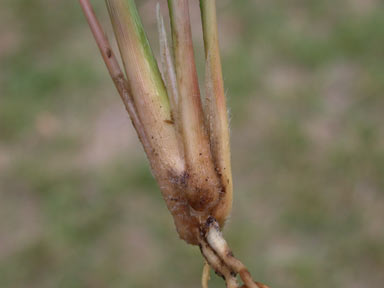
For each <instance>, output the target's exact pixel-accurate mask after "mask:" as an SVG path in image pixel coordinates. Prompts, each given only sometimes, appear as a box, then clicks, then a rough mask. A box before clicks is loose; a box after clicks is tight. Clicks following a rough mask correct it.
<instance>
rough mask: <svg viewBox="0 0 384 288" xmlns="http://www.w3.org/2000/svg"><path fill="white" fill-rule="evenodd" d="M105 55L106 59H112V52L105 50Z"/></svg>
mask: <svg viewBox="0 0 384 288" xmlns="http://www.w3.org/2000/svg"><path fill="white" fill-rule="evenodd" d="M106 53H107V57H108V58H111V57H112V51H111V49H109V48H107V51H106Z"/></svg>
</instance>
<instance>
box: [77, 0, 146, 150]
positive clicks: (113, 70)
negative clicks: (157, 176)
mask: <svg viewBox="0 0 384 288" xmlns="http://www.w3.org/2000/svg"><path fill="white" fill-rule="evenodd" d="M79 2H80V5H81V8H82V9H83V12H84V15H85V17H86V19H87V21H88V24H89V26H90V28H91V31H92V34H93V36H94V38H95V40H96V43H97V46H98V47H99V49H100V53H101V55H102V57H103V59H104V62H105V65H106V66H107V69H108V71H109V74H110V75H111V78H112V80H113V82H114V84H115V86H116V88H117V91H118V92H119V94H120V97H121V99H122V100H123V103H124V106H125V109H126V110H127V112H128V114H129V116H130V117H131V121H132V124H133V126H134V127H135V129H136V132H137V134H138V136H139V139H140V141H141V143H142V144H143V147H144V150H145V151H146V153H147V154H148V153H151V150H152V149H151V146H150V143H149V141H148V139H147V135H146V134H145V130H144V127H143V125H142V123H141V121H140V118H139V116H138V115H137V112H136V109H135V105H134V104H133V101H132V97H131V94H130V91H129V88H128V83H127V80H126V78H125V77H124V74H123V72H122V70H121V68H120V65H119V63H118V61H117V59H116V56H115V53H114V52H113V50H112V48H111V45H110V43H109V41H108V39H107V37H106V36H105V33H104V31H103V28H102V27H101V25H100V23H99V21H98V20H97V17H96V15H95V12H94V10H93V8H92V5H91V4H90V3H89V0H79Z"/></svg>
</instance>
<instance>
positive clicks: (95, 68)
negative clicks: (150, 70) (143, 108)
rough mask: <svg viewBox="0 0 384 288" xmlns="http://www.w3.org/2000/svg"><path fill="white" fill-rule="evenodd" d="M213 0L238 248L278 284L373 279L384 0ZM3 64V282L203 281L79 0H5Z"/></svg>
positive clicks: (378, 247) (382, 167)
mask: <svg viewBox="0 0 384 288" xmlns="http://www.w3.org/2000/svg"><path fill="white" fill-rule="evenodd" d="M93 2H94V3H95V8H96V11H97V12H98V14H99V15H100V18H101V20H102V22H103V25H104V26H105V27H108V28H107V31H108V33H109V34H110V38H111V39H113V36H112V34H111V28H110V25H109V20H108V18H107V13H106V9H105V7H104V1H93ZM161 2H162V4H165V2H164V1H161ZM191 2H195V1H191ZM196 2H197V1H196ZM217 2H218V18H219V27H220V37H221V47H222V57H223V69H224V77H225V84H226V91H227V96H228V101H229V106H230V110H231V118H232V121H231V123H232V125H231V126H232V128H231V130H232V150H233V170H234V181H235V201H234V210H233V213H232V218H231V219H230V221H229V223H228V225H227V227H226V231H225V234H226V237H227V238H228V241H229V243H230V245H231V246H232V248H233V250H234V252H235V254H236V255H237V256H238V257H239V258H240V259H242V260H243V261H244V262H245V263H246V264H247V265H248V266H249V268H250V270H251V271H252V273H253V275H254V276H255V278H256V279H257V280H259V281H262V282H266V283H267V284H269V285H270V286H271V287H285V288H290V287H292V288H297V287H312V288H316V287H348V288H358V287H364V288H365V287H372V288H373V287H377V288H379V287H383V285H384V273H383V271H384V128H383V122H384V116H383V112H384V54H383V53H384V33H383V27H384V5H383V2H382V1H379V0H339V1H331V0H322V1H317V0H310V1H309V0H305V1H304V0H290V1H285V0H257V1H228V0H225V1H224V0H220V1H217ZM137 3H138V7H139V10H140V13H141V15H142V17H143V22H144V25H145V27H146V28H147V30H148V34H149V36H150V40H151V43H152V44H153V47H154V50H156V49H157V47H158V45H157V38H156V35H155V32H156V24H155V3H156V1H149V0H148V1H137ZM194 4H196V3H194ZM163 8H164V7H163ZM191 15H192V20H193V23H194V24H193V31H194V36H196V37H195V38H196V39H195V40H196V55H197V61H198V66H199V70H200V72H203V71H202V67H203V63H202V60H203V50H202V40H201V32H200V30H201V27H200V26H199V20H200V18H199V17H200V16H199V10H198V7H197V5H193V8H192V10H191ZM0 61H1V62H0V287H1V288H16V287H28V288H33V287H39V288H45V287H66V288H80V287H81V288H85V287H90V288H91V287H92V288H98V287H100V288H102V287H113V288H119V287H199V285H200V275H201V268H202V259H201V257H200V255H199V254H200V253H199V251H198V249H197V248H195V247H191V246H187V245H186V244H185V243H183V242H182V241H180V240H179V239H178V237H177V234H176V232H175V229H174V227H173V223H172V219H171V216H170V214H169V213H168V211H167V209H166V207H165V205H164V203H163V200H162V198H161V196H160V193H159V191H158V188H157V186H156V183H155V182H154V180H153V179H152V176H151V174H150V172H149V169H148V164H147V161H146V160H145V156H144V152H143V151H142V148H141V147H140V145H139V143H138V140H137V139H136V135H135V132H134V131H133V129H132V127H131V123H130V121H129V118H128V115H127V114H126V112H125V110H124V108H123V105H122V103H121V101H120V99H119V96H118V94H117V92H116V91H115V88H114V87H113V84H112V81H111V80H110V79H109V77H108V74H107V71H106V69H105V67H104V64H103V63H102V60H101V57H100V56H99V52H98V50H97V48H96V45H95V43H94V41H93V38H92V36H91V33H90V31H89V30H88V26H87V24H86V22H85V19H84V17H83V15H82V13H81V10H80V7H79V5H78V3H77V1H57V0H55V1H54V0H34V1H30V0H3V1H1V3H0ZM201 75H202V74H201ZM210 287H223V283H222V281H221V280H220V279H218V278H217V277H216V276H214V277H213V279H212V280H211V282H210Z"/></svg>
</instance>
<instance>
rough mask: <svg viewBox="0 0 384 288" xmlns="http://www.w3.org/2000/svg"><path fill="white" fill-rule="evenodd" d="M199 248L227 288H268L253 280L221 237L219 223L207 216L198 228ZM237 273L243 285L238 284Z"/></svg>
mask: <svg viewBox="0 0 384 288" xmlns="http://www.w3.org/2000/svg"><path fill="white" fill-rule="evenodd" d="M199 243H200V250H201V253H202V254H203V256H204V257H205V259H206V261H207V263H208V264H209V265H210V266H211V267H212V269H214V270H215V272H216V274H218V275H219V276H221V277H223V278H224V280H225V282H226V285H227V288H239V287H240V288H268V286H265V285H264V284H261V283H258V282H255V281H254V280H253V279H252V276H251V273H249V271H248V269H247V268H246V267H245V265H244V264H243V263H242V262H241V261H240V260H238V259H237V258H235V256H233V253H232V251H231V249H230V248H229V246H228V244H227V242H226V241H225V239H224V238H223V235H222V233H221V231H220V227H219V224H218V223H217V221H216V220H215V219H214V218H213V217H209V218H208V220H207V222H206V224H205V225H204V226H203V227H201V228H200V238H199ZM237 275H239V276H240V278H241V280H242V282H243V283H244V285H242V286H238V284H237V280H236V276H237Z"/></svg>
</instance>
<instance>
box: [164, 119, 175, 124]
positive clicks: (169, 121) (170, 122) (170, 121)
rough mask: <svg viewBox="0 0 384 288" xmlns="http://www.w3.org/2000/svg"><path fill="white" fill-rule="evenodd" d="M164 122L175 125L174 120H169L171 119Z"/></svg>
mask: <svg viewBox="0 0 384 288" xmlns="http://www.w3.org/2000/svg"><path fill="white" fill-rule="evenodd" d="M164 122H165V123H167V124H173V123H174V122H173V120H169V119H166V120H164Z"/></svg>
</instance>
